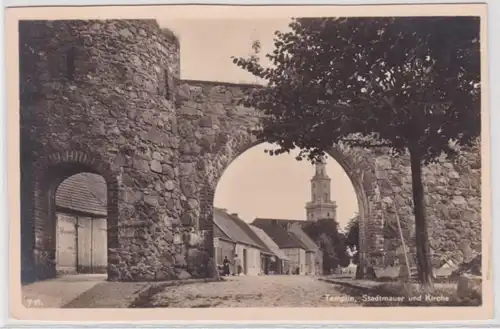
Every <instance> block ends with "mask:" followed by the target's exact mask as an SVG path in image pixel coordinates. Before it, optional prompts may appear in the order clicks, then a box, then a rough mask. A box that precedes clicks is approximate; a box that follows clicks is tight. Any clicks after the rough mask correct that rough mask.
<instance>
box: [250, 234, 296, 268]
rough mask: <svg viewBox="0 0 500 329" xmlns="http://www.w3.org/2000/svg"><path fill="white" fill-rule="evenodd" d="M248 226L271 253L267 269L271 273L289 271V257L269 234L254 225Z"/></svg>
mask: <svg viewBox="0 0 500 329" xmlns="http://www.w3.org/2000/svg"><path fill="white" fill-rule="evenodd" d="M249 227H250V228H251V229H252V230H253V231H254V232H255V234H256V235H257V236H258V237H259V238H260V240H261V241H262V242H263V243H264V244H265V245H266V246H267V248H268V249H269V250H270V251H271V252H272V253H273V256H272V258H271V259H270V264H269V267H268V271H269V272H272V273H273V274H286V273H289V271H290V259H289V258H288V257H287V255H286V254H285V253H284V252H283V251H282V250H280V248H279V246H278V245H277V244H276V243H275V242H274V241H273V239H272V238H271V237H270V236H269V235H267V234H266V232H264V230H262V229H260V228H258V227H257V226H254V225H249ZM273 258H274V259H273ZM265 274H268V273H265Z"/></svg>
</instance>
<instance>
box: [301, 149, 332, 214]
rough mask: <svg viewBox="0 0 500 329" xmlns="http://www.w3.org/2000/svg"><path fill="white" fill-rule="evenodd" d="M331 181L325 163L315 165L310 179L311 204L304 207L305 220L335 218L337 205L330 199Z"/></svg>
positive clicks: (322, 161) (320, 162)
mask: <svg viewBox="0 0 500 329" xmlns="http://www.w3.org/2000/svg"><path fill="white" fill-rule="evenodd" d="M330 184H331V179H330V177H329V176H328V174H327V172H326V161H325V160H324V159H322V160H321V161H319V162H317V163H316V164H315V174H314V176H313V178H312V179H311V202H308V203H307V205H306V212H307V220H311V221H317V220H318V219H325V218H336V208H337V205H336V204H335V202H334V201H332V200H331V198H330V189H331V187H330Z"/></svg>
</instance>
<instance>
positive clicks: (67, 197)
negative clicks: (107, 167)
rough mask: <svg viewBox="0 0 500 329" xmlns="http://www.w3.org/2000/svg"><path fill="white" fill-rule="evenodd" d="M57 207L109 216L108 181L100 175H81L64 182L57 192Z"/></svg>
mask: <svg viewBox="0 0 500 329" xmlns="http://www.w3.org/2000/svg"><path fill="white" fill-rule="evenodd" d="M56 206H57V207H60V208H65V209H69V210H74V211H79V212H83V213H88V214H92V215H98V216H106V214H107V187H106V181H105V180H104V178H102V177H101V176H99V175H96V174H91V173H81V174H76V175H73V176H71V177H69V178H67V179H66V180H64V181H63V182H62V183H61V184H60V185H59V187H58V188H57V190H56Z"/></svg>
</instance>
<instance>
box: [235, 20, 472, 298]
mask: <svg viewBox="0 0 500 329" xmlns="http://www.w3.org/2000/svg"><path fill="white" fill-rule="evenodd" d="M289 27H290V31H288V32H279V31H277V32H276V33H275V39H274V40H275V43H274V46H275V49H274V51H273V52H272V53H271V54H267V55H266V57H267V59H268V60H269V61H270V63H271V65H269V66H263V65H261V64H260V63H259V61H258V60H255V59H245V58H233V62H234V63H235V64H236V65H238V66H239V67H241V68H242V69H244V70H246V71H248V72H250V73H252V74H253V75H255V76H256V77H259V78H261V79H264V80H266V81H267V85H266V86H265V87H263V88H256V89H255V90H254V91H253V92H252V93H251V94H249V95H248V96H249V97H247V98H245V100H244V101H243V104H244V105H246V106H252V107H255V108H258V109H262V110H263V113H264V114H265V118H264V120H263V124H262V126H261V127H260V128H259V129H258V130H257V131H256V134H257V135H258V136H259V137H261V138H265V139H266V140H267V141H268V142H270V143H274V144H277V145H278V148H277V149H274V150H268V152H269V153H270V154H271V155H276V154H281V153H284V152H289V151H290V150H291V149H294V148H295V147H298V148H299V149H300V150H301V152H300V153H299V156H298V157H297V159H298V160H301V159H303V158H306V159H308V160H310V161H312V162H315V161H317V160H318V159H319V158H320V157H322V156H323V155H324V153H325V151H326V150H328V149H329V148H331V147H332V145H334V144H341V145H344V146H347V147H364V148H377V147H388V148H389V150H390V151H391V152H392V153H393V154H394V155H404V154H409V157H410V161H411V173H412V188H413V201H414V213H415V231H416V244H417V260H418V266H417V267H418V273H419V280H420V282H421V283H422V284H423V285H424V286H425V287H426V288H432V279H433V278H432V268H431V263H430V257H429V254H430V252H429V239H428V233H427V218H426V214H425V205H424V189H423V184H422V167H423V166H424V165H426V164H428V163H430V162H433V161H435V160H436V159H437V158H438V157H439V156H441V155H442V154H443V153H444V154H445V155H446V156H449V157H453V156H454V155H456V153H457V148H458V147H460V146H469V145H471V144H473V143H474V142H475V140H477V138H478V136H479V133H480V44H479V18H478V17H472V16H463V17H392V18H300V19H292V21H291V23H290V25H289Z"/></svg>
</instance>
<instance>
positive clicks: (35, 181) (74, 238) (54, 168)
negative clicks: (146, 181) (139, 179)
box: [21, 151, 119, 284]
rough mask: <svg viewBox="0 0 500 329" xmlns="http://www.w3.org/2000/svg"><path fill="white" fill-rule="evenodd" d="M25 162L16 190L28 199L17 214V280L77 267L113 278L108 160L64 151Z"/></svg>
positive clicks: (113, 200) (114, 239) (114, 199)
mask: <svg viewBox="0 0 500 329" xmlns="http://www.w3.org/2000/svg"><path fill="white" fill-rule="evenodd" d="M30 168H31V170H30V171H29V173H30V175H29V177H27V178H26V179H29V181H26V182H24V183H23V190H22V195H23V196H24V197H25V198H26V199H27V200H30V201H29V203H28V202H27V204H29V207H28V208H29V209H28V208H27V209H26V211H25V213H24V215H23V217H22V228H23V235H24V236H25V240H26V242H25V243H24V244H23V253H22V254H23V256H22V257H23V259H22V261H23V262H22V267H21V273H22V278H23V280H22V281H23V284H26V283H30V282H35V281H40V280H45V279H51V278H55V277H57V276H59V275H67V274H77V273H82V274H84V273H94V274H96V275H99V276H102V278H103V279H105V278H106V276H107V279H108V280H115V279H116V277H117V275H118V273H117V272H116V270H114V269H115V267H116V265H117V264H116V262H117V260H116V258H112V257H110V256H109V255H110V252H111V250H115V248H117V247H118V232H117V230H118V217H119V212H118V193H117V191H118V182H117V180H116V176H115V175H114V174H113V172H112V171H111V170H110V168H109V166H108V165H107V164H106V163H105V162H104V161H102V160H101V159H100V158H97V157H92V156H90V155H88V154H86V153H83V152H80V151H68V152H64V153H54V154H51V155H49V156H47V157H43V158H40V159H39V160H38V161H37V162H36V163H34V164H32V165H31V167H30ZM25 170H26V169H25ZM23 239H24V238H23ZM84 277H85V276H83V277H82V279H85V278H84ZM85 280H86V279H85Z"/></svg>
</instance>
